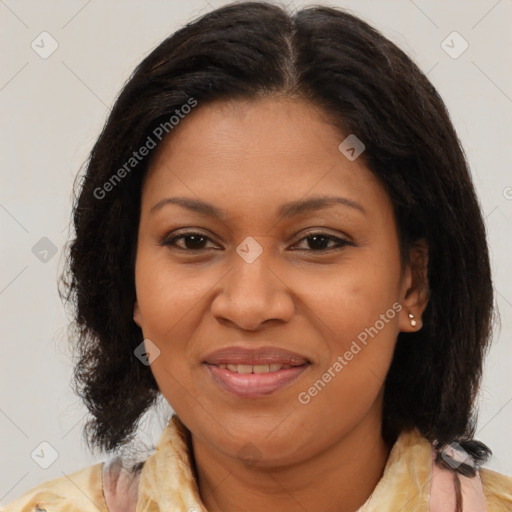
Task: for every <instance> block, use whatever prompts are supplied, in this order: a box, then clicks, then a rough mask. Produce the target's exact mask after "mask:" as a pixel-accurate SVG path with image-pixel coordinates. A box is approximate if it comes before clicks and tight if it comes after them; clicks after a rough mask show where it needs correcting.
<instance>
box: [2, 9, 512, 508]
mask: <svg viewBox="0 0 512 512" xmlns="http://www.w3.org/2000/svg"><path fill="white" fill-rule="evenodd" d="M74 223H75V228H76V237H75V239H74V240H73V242H72V245H71V249H70V260H69V264H70V280H69V281H68V283H67V284H68V286H69V288H68V296H67V297H68V299H70V300H72V301H74V304H75V306H76V331H77V340H78V341H77V349H78V352H79V355H80V359H79V362H78V364H77V366H76V371H75V376H76V383H77V389H78V392H79V393H80V395H81V396H82V398H83V399H84V401H85V403H86V405H87V407H88V408H89V410H90V412H91V415H92V419H91V420H90V422H89V424H88V426H87V429H86V434H87V439H88V441H89V443H90V446H91V447H95V448H99V449H103V450H105V451H107V452H114V451H115V450H116V449H119V448H120V447H122V446H124V445H126V444H127V443H128V442H129V441H130V440H131V439H132V438H133V435H134V433H135V432H136V428H137V422H138V420H139V419H140V417H141V416H142V414H143V413H144V412H145V411H146V410H147V409H148V408H149V407H150V406H151V405H153V404H154V403H155V401H156V400H157V399H158V397H159V396H163V397H164V398H165V399H166V400H167V402H168V403H169V404H170V406H171V407H172V408H173V410H174V411H175V415H174V416H173V417H172V418H171V420H170V421H169V424H168V426H167V427H166V429H165V430H164V432H163V433H162V436H161V438H160V440H159V443H158V446H157V449H156V450H155V452H154V453H153V454H151V455H150V456H149V458H147V460H145V461H141V463H139V464H136V465H130V464H128V463H126V462H124V461H123V460H122V459H120V458H112V459H111V460H110V461H109V462H108V463H107V462H105V463H103V464H97V465H94V466H91V467H88V468H85V469H82V470H81V471H78V472H77V473H75V474H73V475H71V476H70V477H63V478H59V479H57V480H53V481H51V482H47V483H45V484H42V485H41V486H39V487H37V488H35V489H33V490H32V491H30V492H29V493H27V494H25V495H24V496H23V497H21V498H19V499H18V500H17V501H16V502H14V503H12V504H11V505H9V506H7V508H6V509H5V510H6V511H9V512H10V511H14V510H27V511H29V510H30V511H35V510H46V511H48V512H54V511H55V512H57V511H58V512H60V511H71V510H73V511H93V510H101V511H107V510H110V511H117V510H123V511H126V510H133V511H135V510H137V512H140V511H156V510H161V511H170V510H180V511H189V512H192V511H205V510H208V511H209V512H216V511H221V510H222V511H224V512H230V511H233V510H244V511H246V512H251V511H253V510H260V509H261V508H262V507H266V508H267V509H271V510H273V511H281V510H283V511H284V510H286V511H290V510H307V511H310V512H313V511H322V512H327V511H337V512H353V511H356V510H357V511H359V512H370V511H379V512H382V511H390V512H391V511H393V512H396V511H398V510H400V511H404V512H405V511H427V510H431V511H434V510H435V511H440V510H457V511H461V510H464V511H465V512H467V511H477V510H478V511H483V510H488V511H492V512H495V511H497V512H500V511H506V510H510V509H511V507H512V478H510V477H507V476H505V475H501V474H499V473H496V472H494V471H491V470H489V469H486V468H481V465H482V464H483V463H485V462H486V460H487V459H488V457H489V455H490V453H491V452H490V449H489V448H488V447H486V446H485V445H483V444H482V443H481V442H479V441H476V440H474V439H473V436H474V435H475V409H474V402H475V397H476V393H477V391H478V387H479V383H480V378H481V372H482V364H483V355H484V353H485V351H486V349H487V347H488V343H489V338H490V319H491V312H492V284H491V278H490V270H489V259H488V252H487V246H486V239H485V229H484V225H483V221H482V216H481V213H480V210H479V207H478V202H477V199H476V196H475V192H474V188H473V185H472V182H471V179H470V175H469V172H468V168H467V164H466V162H465V159H464V156H463V153H462V150H461V148H460V145H459V141H458V139H457V136H456V134H455V132H454V129H453V127H452V125H451V123H450V121H449V118H448V115H447V113H446V110H445V107H444V104H443V102H442V100H441V99H440V98H439V96H438V94H437V93H436V91H435V89H434V87H433V86H432V85H431V84H430V82H429V81H428V80H427V79H426V77H425V76H424V75H423V74H422V73H421V72H420V71H419V69H418V68H417V67H416V66H415V65H414V64H413V63H412V62H411V60H410V59H409V58H408V57H407V56H406V55H404V53H403V52H402V51H401V50H399V49H398V48H397V47H396V46H395V45H393V44H392V43H391V42H389V41H388V40H386V39H385V38H384V37H383V36H382V35H380V34H379V33H378V32H377V31H375V30H374V29H373V28H371V27H369V26H368V25H367V24H365V23H364V22H362V21H361V20H359V19H357V18H355V17H353V16H351V15H349V14H346V13H344V12H342V11H338V10H335V9H330V8H310V9H305V10H302V11H299V12H298V13H297V14H295V15H293V16H290V15H288V14H287V13H286V12H284V11H283V10H282V9H280V8H278V7H275V6H271V5H268V4H264V3H245V4H241V5H231V6H227V7H224V8H221V9H218V10H216V11H213V12H211V13H209V14H207V15H206V16H204V17H202V18H200V19H199V20H197V21H196V22H194V23H191V24H189V25H187V26H185V27H184V28H183V29H181V30H180V31H178V32H177V33H175V34H174V35H172V36H171V37H170V38H168V39H167V40H165V41H164V42H163V43H162V44H161V45H160V46H159V47H158V48H156V49H155V50H154V51H153V52H152V53H151V54H150V55H149V56H148V57H147V58H146V59H145V60H144V61H143V62H142V63H141V64H140V65H139V66H138V68H137V69H136V71H135V72H134V74H133V76H132V77H131V78H130V80H129V81H128V83H127V84H126V86H125V88H124V90H123V91H122V93H121V95H120V97H119V98H118V100H117V102H116V104H115V106H114V109H113V111H112V113H111V115H110V117H109V119H108V121H107V124H106V126H105V128H104V130H103V132H102V134H101V136H100V138H99V139H98V141H97V143H96V145H95V147H94V148H93V151H92V153H91V156H90V160H89V162H88V167H87V172H86V175H85V177H84V179H83V182H82V187H81V191H80V195H79V197H78V200H77V203H76V206H75V210H74Z"/></svg>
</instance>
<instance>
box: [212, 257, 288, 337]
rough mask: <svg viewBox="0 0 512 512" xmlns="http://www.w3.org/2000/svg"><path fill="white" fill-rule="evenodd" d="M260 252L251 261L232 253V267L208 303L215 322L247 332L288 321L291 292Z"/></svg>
mask: <svg viewBox="0 0 512 512" xmlns="http://www.w3.org/2000/svg"><path fill="white" fill-rule="evenodd" d="M264 253H265V251H263V253H262V254H261V255H260V256H259V257H258V258H257V259H256V260H255V261H252V262H251V263H248V262H247V261H245V260H244V259H243V258H241V257H239V256H238V255H237V254H236V255H234V262H233V268H232V270H231V271H230V272H228V273H227V275H226V276H225V277H224V279H223V280H222V283H223V286H222V289H221V290H220V292H219V293H218V294H217V295H216V297H215V299H214V300H213V302H212V306H211V311H212V314H213V316H214V317H215V318H216V319H217V321H219V322H221V323H224V324H231V325H235V326H236V327H238V328H239V329H243V330H247V331H258V330H260V329H261V327H262V325H263V324H266V325H268V324H269V323H273V322H276V323H286V322H289V321H290V319H291V318H292V315H293V313H294V310H295V305H294V301H293V296H292V292H291V290H290V289H289V287H288V286H287V285H286V284H285V282H284V281H283V280H282V278H280V276H279V274H278V272H276V271H275V270H274V269H273V268H271V267H270V266H269V263H270V262H269V258H267V257H266V256H265V255H264ZM272 267H274V268H275V267H276V265H272Z"/></svg>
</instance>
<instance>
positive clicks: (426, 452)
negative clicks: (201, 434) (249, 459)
mask: <svg viewBox="0 0 512 512" xmlns="http://www.w3.org/2000/svg"><path fill="white" fill-rule="evenodd" d="M190 453H191V444H190V432H189V430H188V429H187V428H186V427H185V425H184V424H183V423H182V422H181V420H180V419H179V418H178V416H177V415H176V414H174V415H173V416H172V418H171V420H170V421H169V424H168V425H167V427H166V428H165V429H164V431H163V433H162V435H161V437H160V439H159V441H158V443H157V447H156V450H155V452H154V453H153V454H152V455H150V456H149V457H148V459H147V460H146V462H145V464H144V467H143V469H142V474H141V477H140V484H139V496H138V500H137V508H136V512H166V511H169V510H183V511H185V512H207V510H206V508H205V506H204V505H203V503H202V501H201V498H200V496H199V490H198V486H197V482H196V476H195V474H194V470H193V468H192V460H191V457H190ZM431 453H432V452H431V445H430V443H429V442H428V440H427V439H426V438H424V437H423V436H422V435H421V433H420V432H419V431H418V430H417V429H413V430H409V431H404V432H402V433H401V434H400V436H399V437H398V439H397V441H396V443H395V444H394V445H393V447H392V449H391V452H390V454H389V457H388V460H387V462H386V465H385V468H384V472H383V475H382V478H381V479H380V480H379V482H378V483H377V486H376V487H375V489H374V490H373V492H372V494H371V496H370V497H369V498H368V500H367V501H366V503H364V504H363V505H362V506H361V507H360V508H359V509H358V511H357V512H396V511H397V510H400V511H401V512H413V511H414V512H421V511H428V507H429V493H430V475H431V462H432V455H431Z"/></svg>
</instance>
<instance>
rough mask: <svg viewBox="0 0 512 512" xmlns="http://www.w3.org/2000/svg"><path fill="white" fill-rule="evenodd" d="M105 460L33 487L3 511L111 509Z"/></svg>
mask: <svg viewBox="0 0 512 512" xmlns="http://www.w3.org/2000/svg"><path fill="white" fill-rule="evenodd" d="M102 467H103V463H102V462H100V463H98V464H94V465H93V466H88V467H86V468H83V469H81V470H79V471H76V472H74V473H71V474H69V475H64V476H62V477H59V478H56V479H54V480H49V481H47V482H44V483H42V484H41V485H38V486H37V487H34V488H33V489H31V490H30V491H28V492H26V493H25V494H24V495H22V496H21V497H20V498H18V499H16V500H15V501H13V502H11V503H9V504H8V505H6V506H5V507H4V508H1V509H0V510H1V511H2V512H36V511H38V512H43V511H45V512H70V511H73V512H98V511H99V512H108V508H107V505H106V502H105V498H104V495H103V483H102Z"/></svg>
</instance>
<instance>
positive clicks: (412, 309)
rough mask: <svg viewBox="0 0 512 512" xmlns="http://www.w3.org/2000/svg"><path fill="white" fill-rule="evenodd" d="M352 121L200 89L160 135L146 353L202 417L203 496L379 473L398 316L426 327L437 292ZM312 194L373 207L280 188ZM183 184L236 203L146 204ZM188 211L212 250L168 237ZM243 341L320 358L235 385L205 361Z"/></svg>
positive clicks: (147, 261)
mask: <svg viewBox="0 0 512 512" xmlns="http://www.w3.org/2000/svg"><path fill="white" fill-rule="evenodd" d="M345 136H346V135H344V134H341V133H340V132H339V131H338V130H337V129H335V128H334V127H333V126H331V125H330V124H328V123H327V121H326V120H325V119H324V116H322V115H321V112H320V111H319V110H317V109H315V108H314V107H313V106H311V105H310V104H308V103H306V102H303V101H301V100H298V99H291V98H282V97H281V98H277V97H272V98H266V99H259V100H251V101H232V102H222V103H220V102H217V103H214V104H209V105H199V106H198V107H197V108H196V109H195V110H194V111H192V113H190V114H189V115H188V116H187V117H186V118H185V119H184V120H183V121H181V122H180V124H179V126H177V127H176V128H175V130H174V131H173V132H172V134H171V136H170V137H169V138H168V139H167V141H166V142H165V144H164V145H163V146H161V147H160V149H159V150H158V153H156V154H155V158H154V160H153V162H152V165H151V167H150V169H149V172H148V175H147V177H146V180H145V182H144V186H143V190H142V203H141V218H140V224H139V232H138V237H139V239H138V249H137V259H136V276H135V278H136V291H137V301H136V303H135V305H134V320H135V322H136V323H137V324H138V325H139V326H140V327H141V328H142V331H143V335H144V338H146V339H147V338H149V339H150V340H152V342H153V343H155V344H156V345H157V346H158V348H159V350H160V355H159V357H157V358H156V359H155V361H154V362H153V363H152V365H151V369H152V372H153V374H154V376H155V378H156V381H157V383H158V385H159V388H160V390H161V392H162V394H163V395H164V397H165V398H166V399H167V401H168V402H169V404H170V405H171V406H172V408H173V409H174V410H175V411H176V413H177V414H178V416H179V417H180V418H181V420H182V421H183V423H184V424H185V425H186V426H187V427H188V428H189V430H190V431H191V434H192V446H193V456H194V457H195V460H196V464H197V468H198V485H199V492H200V495H201V498H202V500H203V502H204V504H205V506H206V508H207V509H208V511H209V512H216V511H221V510H222V511H223V512H231V511H238V510H241V509H243V510H244V511H247V512H251V511H261V510H262V509H265V508H267V509H268V506H269V504H271V505H272V510H273V511H276V512H279V511H287V512H290V511H304V510H307V511H308V512H314V511H318V512H320V511H322V512H331V511H332V512H334V511H337V512H349V511H354V510H356V509H357V508H358V507H360V506H361V505H362V504H363V503H364V502H365V501H366V500H367V499H368V497H369V495H370V494H371V492H372V491H373V489H374V488H375V486H376V484H377V482H378V481H379V479H380V478H381V476H382V473H383V470H384V466H385V464H386V461H387V458H388V455H389V451H390V447H389V446H387V445H386V443H385V442H384V441H383V439H382V437H381V424H382V398H383V382H384V379H385V376H386V373H387V371H388V369H389V366H390V363H391V359H392V355H393V350H394V347H395V343H396V338H397V335H398V333H399V332H400V331H404V332H411V331H413V330H417V329H420V328H421V314H422V312H423V310H424V308H425V306H426V300H427V299H426V296H425V293H424V292H423V291H422V290H423V289H424V286H423V285H424V283H421V282H418V280H417V279H416V277H415V276H416V275H417V274H418V273H417V272H416V268H417V267H418V266H421V265H423V266H424V264H426V263H425V262H424V261H419V262H418V258H419V257H418V256H417V255H416V254H417V253H418V254H420V253H421V251H419V252H418V251H417V252H416V253H411V264H409V265H406V266H403V265H402V264H401V260H400V253H399V244H398V235H397V231H396V224H395V219H394V216H393V210H392V204H391V201H390V199H389V197H388V195H387V193H386V192H385V190H384V189H383V187H382V186H381V185H380V184H379V182H378V181H377V179H376V178H375V177H374V176H373V174H371V172H370V171H369V170H368V169H367V167H366V166H365V163H364V161H363V158H361V157H360V158H357V159H356V160H355V161H349V160H348V159H347V158H346V157H345V156H344V155H343V154H342V153H341V152H340V151H339V150H338V145H339V144H340V142H341V141H342V140H343V139H344V138H345ZM317 195H322V196H323V195H330V196H341V197H344V198H348V199H350V200H351V201H354V202H357V203H358V204H359V205H360V206H361V207H362V208H363V209H364V212H362V211H360V210H359V209H356V208H353V207H350V206H347V205H343V204H337V205H335V206H332V207H330V208H327V209H317V210H314V211H308V212H305V213H303V214H300V215H297V216H294V217H291V218H284V219H280V218H279V217H278V216H277V214H276V211H277V208H278V207H279V206H280V205H282V204H283V203H287V202H290V201H294V200H299V199H307V198H310V197H312V196H317ZM176 196H183V197H188V198H193V199H201V200H203V201H207V202H209V203H211V204H213V205H214V206H217V207H219V208H222V209H224V210H226V212H225V216H224V218H223V219H218V218H216V217H212V216H209V215H205V214H201V213H197V212H194V211H190V210H188V209H186V208H183V207H181V206H178V205H175V204H167V205H165V206H163V207H161V208H159V209H157V210H155V211H153V212H150V210H151V208H152V207H153V206H154V205H156V204H157V203H158V202H159V201H161V200H162V199H164V198H169V197H176ZM182 228H188V231H191V232H199V233H200V234H202V235H204V236H206V237H207V239H206V241H203V245H200V247H202V250H200V251H197V249H194V248H193V247H195V246H194V245H193V244H191V243H190V239H188V245H187V244H186V242H187V239H183V238H182V239H179V240H177V241H175V242H174V246H173V245H167V246H166V245H162V244H161V242H162V241H164V240H170V239H171V238H172V237H173V236H176V235H177V234H182V233H183V231H184V230H183V229H182ZM178 229H180V230H181V231H180V232H179V233H176V231H177V230H178ZM318 232H321V233H328V234H331V235H334V236H336V237H338V238H339V239H340V240H342V241H343V240H344V241H348V242H349V244H345V245H342V246H339V245H338V244H339V242H329V241H325V242H324V243H323V245H321V244H320V249H318V247H319V245H318V244H317V245H315V244H314V242H312V241H311V239H308V238H305V237H306V236H311V235H312V234H314V233H318ZM248 236H250V237H253V238H254V239H255V240H256V241H257V242H258V243H259V244H260V246H261V248H262V250H263V252H262V253H261V254H260V256H259V257H258V258H257V259H256V260H255V261H253V262H252V263H247V262H246V261H245V260H244V259H242V258H241V257H240V256H239V255H238V254H237V252H236V248H237V246H238V245H239V244H240V243H241V242H242V241H243V240H244V239H245V238H246V237H248ZM179 247H182V249H181V250H180V249H179ZM191 247H192V248H191ZM183 248H184V249H183ZM187 248H188V249H187ZM315 248H317V250H316V251H315V250H314V249H315ZM327 249H329V250H327ZM194 251H196V252H194ZM394 303H399V304H401V305H402V310H401V311H400V313H398V314H397V315H396V316H394V318H392V319H390V320H389V321H388V322H387V323H385V325H384V327H383V328H382V329H381V330H380V331H379V332H378V335H376V336H374V338H369V341H368V343H367V345H366V346H364V347H363V348H362V350H361V351H360V352H359V353H357V355H355V356H354V358H353V359H352V360H351V361H350V362H348V364H347V365H346V366H344V368H343V370H342V371H341V372H339V373H338V374H337V375H336V377H334V378H332V380H331V382H329V383H328V384H327V385H326V386H325V387H324V388H323V389H322V390H321V391H320V392H319V393H318V394H317V395H316V396H314V397H313V398H311V401H310V402H309V403H308V404H306V405H304V404H302V403H300V402H299V400H298V395H299V393H301V392H304V391H307V390H308V388H310V386H311V385H312V384H313V383H314V382H315V381H317V380H318V379H320V378H321V376H322V374H324V372H326V371H327V369H328V368H329V367H332V365H333V363H334V362H335V361H336V360H337V357H338V356H339V355H343V354H344V353H345V352H346V351H347V350H348V349H349V348H350V346H351V343H352V341H353V340H355V339H356V338H357V336H358V334H359V333H361V332H362V331H364V329H365V328H367V327H369V326H373V325H374V324H375V322H376V321H377V320H378V319H379V318H380V315H381V314H385V313H386V311H387V310H389V309H390V308H391V307H392V305H393V304H394ZM408 313H412V314H414V315H415V317H416V320H417V325H416V326H415V327H413V326H411V323H410V318H409V317H408ZM232 345H242V346H247V347H257V346H266V345H272V346H277V347H281V348H285V349H288V350H292V351H294V352H297V353H299V354H301V355H303V356H305V357H307V358H308V359H309V361H310V362H311V365H310V366H309V367H308V369H307V370H306V371H305V372H304V373H303V374H302V375H301V376H300V378H299V379H298V380H297V381H295V382H294V383H292V384H291V385H289V386H288V387H286V388H283V389H281V390H279V391H277V392H275V393H273V394H271V395H267V396H265V397H261V398H252V399H247V398H241V397H238V396H235V395H232V394H230V393H228V392H226V391H225V390H224V389H222V388H220V387H219V386H218V385H217V384H216V383H215V382H214V381H213V379H212V378H211V376H210V374H209V372H208V371H207V370H206V369H205V367H204V365H203V364H202V362H203V361H204V358H205V356H206V355H207V354H208V353H210V352H211V351H213V350H215V349H219V348H224V347H228V346H232ZM248 443H251V444H250V445H249V444H248ZM249 446H250V449H251V450H253V451H254V450H255V451H256V453H257V456H256V458H257V459H258V460H257V461H256V462H252V463H249V464H248V463H246V462H245V461H244V460H243V459H242V457H241V455H240V454H241V453H245V452H244V450H245V451H247V450H248V447H249Z"/></svg>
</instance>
